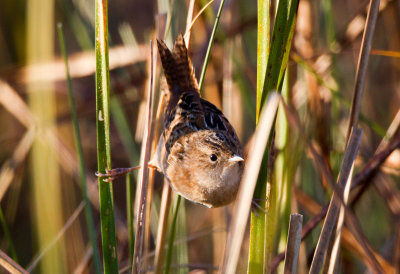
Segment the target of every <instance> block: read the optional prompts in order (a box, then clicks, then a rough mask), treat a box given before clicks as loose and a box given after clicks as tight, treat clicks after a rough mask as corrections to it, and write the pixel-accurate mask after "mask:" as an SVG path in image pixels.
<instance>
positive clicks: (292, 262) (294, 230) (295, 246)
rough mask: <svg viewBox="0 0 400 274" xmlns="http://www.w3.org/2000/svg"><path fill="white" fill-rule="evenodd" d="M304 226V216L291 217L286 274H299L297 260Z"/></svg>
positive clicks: (293, 215) (295, 215)
mask: <svg viewBox="0 0 400 274" xmlns="http://www.w3.org/2000/svg"><path fill="white" fill-rule="evenodd" d="M302 224H303V215H301V214H296V213H295V214H291V215H290V221H289V233H288V239H287V246H286V253H285V267H284V273H285V274H288V273H292V274H295V273H297V272H296V269H297V260H298V258H299V250H300V242H301V228H302Z"/></svg>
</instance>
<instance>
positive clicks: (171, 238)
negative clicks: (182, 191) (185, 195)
mask: <svg viewBox="0 0 400 274" xmlns="http://www.w3.org/2000/svg"><path fill="white" fill-rule="evenodd" d="M181 199H182V197H181V196H180V195H177V197H176V200H175V205H174V215H173V217H172V218H173V219H172V223H171V227H170V229H171V230H170V232H169V239H168V249H167V253H166V255H165V269H164V274H168V273H169V272H170V268H171V261H172V251H173V246H174V240H175V231H176V220H177V218H178V210H179V205H180V203H181Z"/></svg>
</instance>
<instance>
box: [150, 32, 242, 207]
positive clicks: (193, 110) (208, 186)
mask: <svg viewBox="0 0 400 274" xmlns="http://www.w3.org/2000/svg"><path fill="white" fill-rule="evenodd" d="M157 45H158V51H159V53H160V57H161V62H162V67H163V69H164V74H165V78H166V80H167V83H168V88H169V92H168V96H167V107H166V110H165V121H164V128H163V133H162V135H161V137H160V140H159V144H158V147H157V153H156V157H155V159H154V160H153V161H152V162H153V164H154V165H156V166H157V168H158V169H159V170H160V171H161V172H162V173H163V174H164V175H165V176H166V177H167V179H168V181H169V183H170V184H171V186H172V188H173V189H174V190H175V191H176V192H177V193H179V194H180V195H182V196H183V197H184V198H186V199H188V200H190V201H193V202H195V203H200V204H203V205H205V206H207V207H219V206H224V205H227V204H229V203H230V202H232V201H233V200H234V199H235V197H236V194H237V191H238V189H239V183H240V180H241V177H242V174H243V169H244V160H243V155H242V149H241V146H240V142H239V139H238V137H237V135H236V133H235V130H234V129H233V127H232V126H231V124H230V123H229V121H228V120H227V119H226V118H225V116H224V115H223V114H222V112H221V111H220V110H219V109H218V108H217V107H215V106H214V105H213V104H211V103H210V102H208V101H206V100H204V99H202V98H200V93H199V89H198V86H197V81H196V78H195V75H194V72H193V67H192V64H191V61H190V59H189V57H188V52H187V48H186V46H185V41H184V39H183V35H179V36H178V38H177V39H176V41H175V46H174V49H173V50H172V52H171V51H170V50H169V49H168V47H167V46H166V45H165V43H164V42H163V41H157Z"/></svg>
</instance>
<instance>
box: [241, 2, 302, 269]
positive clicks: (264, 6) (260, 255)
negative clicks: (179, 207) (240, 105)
mask: <svg viewBox="0 0 400 274" xmlns="http://www.w3.org/2000/svg"><path fill="white" fill-rule="evenodd" d="M297 7H298V0H292V1H289V0H280V1H279V4H278V10H277V14H276V20H275V25H274V29H273V33H272V38H271V47H269V43H268V42H269V36H270V34H269V29H270V28H269V24H270V20H269V19H270V18H269V1H265V2H264V1H263V0H259V3H258V42H257V46H258V49H257V54H258V56H257V111H256V120H257V123H258V117H259V115H260V113H261V111H262V108H263V105H264V104H265V102H266V100H267V98H268V95H269V93H270V92H271V91H277V92H279V91H280V89H281V86H282V81H283V76H284V73H285V70H286V64H287V61H288V57H289V52H290V47H291V44H292V37H293V32H294V25H295V22H296V14H297ZM271 140H272V139H271ZM271 140H270V142H269V144H268V145H267V148H266V150H265V152H264V157H263V160H262V164H261V166H262V168H261V170H260V173H259V176H258V179H257V185H256V189H255V191H254V199H258V200H257V202H258V203H259V205H260V206H262V207H264V208H265V206H266V201H265V199H267V200H268V205H269V206H268V208H267V212H268V215H267V216H266V215H265V214H263V213H259V212H257V213H255V212H252V214H251V221H250V246H249V261H248V273H263V272H265V271H267V272H268V271H269V258H270V257H271V252H272V244H273V243H272V239H273V235H274V229H272V228H273V224H274V223H276V222H278V221H279V220H275V219H274V217H273V216H272V215H273V214H275V213H276V210H277V209H278V205H277V202H278V201H277V196H276V189H275V188H276V187H277V184H279V183H280V182H276V183H275V184H273V183H272V181H271V178H272V176H269V175H268V173H269V172H271V171H269V170H268V168H269V166H268V163H269V159H268V158H269V157H268V155H269V151H270V147H271ZM267 181H268V183H267ZM267 190H268V193H267Z"/></svg>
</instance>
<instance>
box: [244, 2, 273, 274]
mask: <svg viewBox="0 0 400 274" xmlns="http://www.w3.org/2000/svg"><path fill="white" fill-rule="evenodd" d="M269 8H270V1H269V0H258V12H257V13H258V14H257V16H258V25H257V111H256V121H257V123H258V117H259V115H260V113H261V109H260V108H261V97H262V93H263V88H264V78H265V72H266V69H267V62H268V56H269V49H270V46H269V43H270V22H271V21H270V17H269V14H270V13H269ZM267 147H269V145H267ZM267 162H268V153H265V154H264V158H263V163H267ZM263 166H265V165H263ZM266 175H267V173H266V172H262V171H261V172H260V175H259V179H258V181H257V185H256V189H255V191H254V198H255V199H258V200H257V201H256V202H257V203H259V205H260V206H261V207H262V208H265V206H266V201H265V197H266V191H267V188H266V186H267V184H266V180H267V177H266ZM264 231H265V214H264V213H263V212H253V211H252V212H251V218H250V245H249V261H248V273H262V272H263V269H264V242H265V238H264V234H265V233H264Z"/></svg>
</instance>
